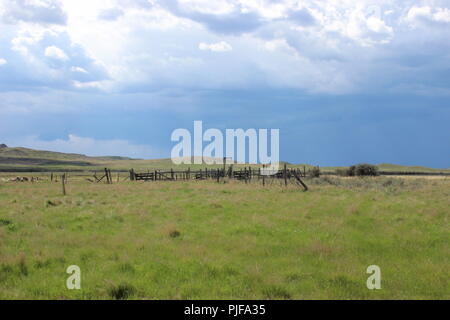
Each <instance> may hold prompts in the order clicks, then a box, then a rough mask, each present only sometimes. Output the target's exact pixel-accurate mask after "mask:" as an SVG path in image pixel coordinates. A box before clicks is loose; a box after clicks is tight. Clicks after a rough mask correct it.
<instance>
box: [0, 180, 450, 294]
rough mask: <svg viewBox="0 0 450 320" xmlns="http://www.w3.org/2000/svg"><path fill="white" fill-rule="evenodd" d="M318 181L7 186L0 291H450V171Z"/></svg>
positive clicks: (0, 210) (1, 188)
mask: <svg viewBox="0 0 450 320" xmlns="http://www.w3.org/2000/svg"><path fill="white" fill-rule="evenodd" d="M307 183H308V184H309V185H310V188H311V190H310V191H309V192H301V191H300V189H299V188H297V187H295V186H289V187H288V188H284V187H282V186H280V185H278V184H277V183H273V184H272V185H270V186H266V187H265V188H263V187H262V186H261V185H260V184H258V183H251V184H245V183H239V182H229V183H225V184H223V183H221V184H217V183H214V182H212V181H198V182H195V181H192V182H175V183H174V182H148V183H141V182H134V183H132V182H123V183H119V184H113V185H105V184H90V183H88V182H86V181H83V180H82V179H81V178H80V179H78V180H77V179H72V180H70V179H69V184H68V185H67V192H68V195H67V196H65V197H63V196H62V195H61V187H60V184H59V183H50V182H46V181H44V182H38V183H12V182H0V299H19V298H20V299H328V298H330V299H384V298H386V299H449V298H450V290H449V289H450V287H449V271H448V267H449V264H450V260H449V257H450V250H449V233H448V230H449V213H450V212H449V190H450V180H449V179H448V178H435V179H423V178H422V179H417V178H406V179H399V178H386V177H377V178H367V179H360V178H327V177H325V178H320V179H314V180H308V181H307ZM372 264H376V265H378V266H380V267H381V272H382V289H381V290H373V291H372V290H368V289H367V288H366V280H367V277H368V276H369V275H368V274H366V268H367V267H368V266H369V265H372ZM70 265H78V266H79V267H80V268H81V273H82V280H81V288H82V289H81V290H68V289H66V287H65V284H66V279H67V277H68V276H69V275H68V274H66V273H65V271H66V269H67V267H68V266H70Z"/></svg>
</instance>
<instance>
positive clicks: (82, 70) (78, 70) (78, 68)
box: [70, 67, 88, 73]
mask: <svg viewBox="0 0 450 320" xmlns="http://www.w3.org/2000/svg"><path fill="white" fill-rule="evenodd" d="M70 71H72V72H80V73H88V72H87V71H86V69H84V68H81V67H71V68H70Z"/></svg>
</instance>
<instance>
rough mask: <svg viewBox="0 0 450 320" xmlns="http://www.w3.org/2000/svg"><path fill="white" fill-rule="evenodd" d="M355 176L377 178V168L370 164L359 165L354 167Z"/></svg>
mask: <svg viewBox="0 0 450 320" xmlns="http://www.w3.org/2000/svg"><path fill="white" fill-rule="evenodd" d="M354 170H355V173H354V175H355V176H359V177H360V176H377V175H378V168H377V166H374V165H372V164H367V163H361V164H358V165H356V166H355V169H354Z"/></svg>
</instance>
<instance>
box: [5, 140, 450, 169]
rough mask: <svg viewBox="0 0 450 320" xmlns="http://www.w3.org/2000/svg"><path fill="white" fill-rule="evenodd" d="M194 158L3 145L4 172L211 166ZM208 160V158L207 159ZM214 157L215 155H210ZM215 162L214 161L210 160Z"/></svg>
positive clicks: (220, 164)
mask: <svg viewBox="0 0 450 320" xmlns="http://www.w3.org/2000/svg"><path fill="white" fill-rule="evenodd" d="M194 160H195V159H194V158H191V163H192V164H181V165H178V166H177V165H175V164H174V162H172V159H170V158H166V159H149V160H143V159H133V158H129V157H120V156H102V157H90V156H87V155H84V154H78V153H63V152H55V151H46V150H34V149H29V148H22V147H13V148H11V147H8V146H7V145H6V144H0V172H33V171H34V172H37V171H39V172H70V171H99V170H103V169H104V168H110V169H112V170H116V171H124V172H125V171H128V170H130V169H132V168H133V169H134V170H136V171H148V170H157V169H170V168H180V169H187V168H192V169H194V168H202V167H205V166H207V164H206V163H204V162H203V163H202V164H194ZM203 160H205V159H203ZM207 160H213V158H207ZM215 160H216V164H215V165H209V167H210V168H222V167H223V159H215ZM208 162H210V163H211V162H212V161H208ZM229 164H233V165H234V166H235V168H236V170H240V168H241V169H242V168H244V167H248V166H252V167H260V166H261V165H249V164H242V163H237V162H236V161H232V160H231V159H227V161H226V165H229ZM284 164H287V165H288V166H289V167H296V168H300V169H304V168H305V169H306V170H307V169H309V168H311V167H312V166H311V165H309V164H291V163H288V162H284V161H280V167H282V166H283V165H284ZM377 166H378V168H379V169H380V171H382V172H391V173H395V172H416V173H417V172H419V173H424V174H425V173H431V174H438V173H445V174H450V170H449V169H435V168H427V167H422V166H402V165H397V164H389V163H380V164H378V165H377ZM339 168H345V167H320V170H321V171H322V172H323V173H328V174H332V173H334V172H335V171H336V169H339Z"/></svg>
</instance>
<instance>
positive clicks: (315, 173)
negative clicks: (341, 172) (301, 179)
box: [309, 167, 320, 178]
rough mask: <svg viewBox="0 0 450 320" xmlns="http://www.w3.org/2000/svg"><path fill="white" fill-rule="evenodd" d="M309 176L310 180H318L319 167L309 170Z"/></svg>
mask: <svg viewBox="0 0 450 320" xmlns="http://www.w3.org/2000/svg"><path fill="white" fill-rule="evenodd" d="M309 176H310V177H311V178H319V177H320V168H319V167H314V168H312V169H310V170H309Z"/></svg>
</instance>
